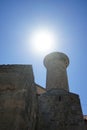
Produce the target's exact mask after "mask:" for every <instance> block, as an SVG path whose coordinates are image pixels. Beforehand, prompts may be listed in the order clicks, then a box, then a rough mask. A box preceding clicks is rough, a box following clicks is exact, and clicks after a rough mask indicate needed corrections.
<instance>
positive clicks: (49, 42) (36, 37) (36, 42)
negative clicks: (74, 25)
mask: <svg viewBox="0 0 87 130" xmlns="http://www.w3.org/2000/svg"><path fill="white" fill-rule="evenodd" d="M30 42H31V44H32V49H33V50H34V51H36V52H38V53H44V52H49V51H51V50H52V49H53V48H54V44H55V36H54V34H53V32H51V31H49V30H47V29H39V30H36V31H34V32H33V33H32V35H31V38H30Z"/></svg>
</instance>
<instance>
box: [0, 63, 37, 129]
mask: <svg viewBox="0 0 87 130" xmlns="http://www.w3.org/2000/svg"><path fill="white" fill-rule="evenodd" d="M36 109H37V103H36V89H35V86H34V77H33V72H32V66H31V65H0V130H34V129H35V123H36Z"/></svg>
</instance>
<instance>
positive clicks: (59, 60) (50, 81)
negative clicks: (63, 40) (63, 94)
mask: <svg viewBox="0 0 87 130" xmlns="http://www.w3.org/2000/svg"><path fill="white" fill-rule="evenodd" d="M68 64H69V59H68V57H67V56H66V55H65V54H64V53H60V52H53V53H50V54H48V55H47V56H46V57H45V58H44V65H45V67H46V68H47V78H46V89H47V90H50V89H52V88H59V89H61V88H62V89H64V90H67V91H69V87H68V79H67V72H66V68H67V66H68Z"/></svg>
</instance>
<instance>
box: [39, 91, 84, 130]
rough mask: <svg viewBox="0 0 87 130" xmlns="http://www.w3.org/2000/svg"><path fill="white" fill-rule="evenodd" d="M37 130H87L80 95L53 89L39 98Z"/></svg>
mask: <svg viewBox="0 0 87 130" xmlns="http://www.w3.org/2000/svg"><path fill="white" fill-rule="evenodd" d="M38 104H39V110H38V122H37V130H85V126H84V121H83V115H82V110H81V107H80V100H79V97H78V95H76V94H73V93H69V92H67V91H64V90H59V89H53V90H49V91H48V92H47V93H44V94H42V95H41V96H39V98H38Z"/></svg>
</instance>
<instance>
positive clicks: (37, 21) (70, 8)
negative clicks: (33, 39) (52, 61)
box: [0, 0, 87, 114]
mask: <svg viewBox="0 0 87 130" xmlns="http://www.w3.org/2000/svg"><path fill="white" fill-rule="evenodd" d="M38 27H48V28H49V29H51V30H53V31H54V32H55V33H56V36H57V38H58V41H57V42H56V43H55V44H56V46H55V49H54V50H53V51H60V52H63V53H65V54H67V55H68V57H69V59H70V65H69V67H68V70H67V71H68V80H69V87H70V91H71V92H73V93H77V94H79V96H80V99H81V104H82V110H83V113H84V114H87V1H86V0H0V64H32V65H33V71H34V76H35V82H36V83H38V84H39V85H41V86H43V87H45V82H46V69H45V67H44V65H43V58H44V56H45V55H46V54H44V55H43V56H41V55H38V54H36V53H35V52H31V44H30V43H29V41H28V40H27V39H28V38H29V36H30V34H31V32H32V30H33V29H34V28H38Z"/></svg>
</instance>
